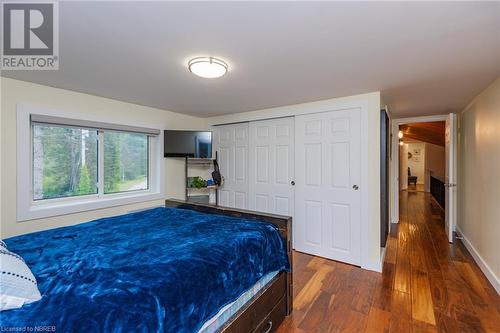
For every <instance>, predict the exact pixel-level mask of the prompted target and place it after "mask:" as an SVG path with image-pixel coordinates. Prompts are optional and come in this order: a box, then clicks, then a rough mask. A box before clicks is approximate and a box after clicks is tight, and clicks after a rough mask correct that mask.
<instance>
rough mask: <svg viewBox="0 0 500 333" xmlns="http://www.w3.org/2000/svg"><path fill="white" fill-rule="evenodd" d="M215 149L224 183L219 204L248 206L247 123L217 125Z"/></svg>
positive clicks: (239, 206)
mask: <svg viewBox="0 0 500 333" xmlns="http://www.w3.org/2000/svg"><path fill="white" fill-rule="evenodd" d="M214 138H215V140H214V142H215V145H214V146H215V151H217V153H218V162H219V167H220V172H221V175H222V177H224V183H223V185H222V187H221V188H220V189H219V205H221V206H226V207H234V208H242V209H247V208H248V123H243V124H233V125H224V126H217V127H215V130H214Z"/></svg>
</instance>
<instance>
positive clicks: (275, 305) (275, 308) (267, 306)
mask: <svg viewBox="0 0 500 333" xmlns="http://www.w3.org/2000/svg"><path fill="white" fill-rule="evenodd" d="M165 207H169V208H180V209H190V210H196V211H199V212H203V213H208V214H220V215H228V216H232V217H241V218H245V219H254V220H258V221H263V222H266V223H271V224H274V225H275V226H276V227H277V228H278V230H279V233H280V234H281V236H282V237H283V239H284V240H285V242H286V251H287V254H288V260H289V261H290V267H293V257H292V218H291V217H289V216H281V215H274V214H267V213H261V212H255V211H250V210H244V209H237V208H227V207H221V206H214V205H207V204H201V203H193V202H186V201H183V200H175V199H168V200H166V201H165ZM292 274H293V273H292V272H281V273H279V274H278V275H277V276H276V277H275V278H274V279H273V280H271V282H269V283H268V284H267V285H266V286H265V287H264V288H263V289H262V290H260V291H259V292H258V293H257V294H256V295H255V296H254V297H252V298H251V299H250V300H249V301H248V302H247V303H246V304H245V305H244V306H243V307H242V308H241V309H240V310H239V311H238V312H237V313H236V314H234V315H233V316H232V317H231V318H230V319H229V320H228V321H227V322H226V323H225V324H224V326H223V327H221V328H220V330H219V331H220V332H224V333H232V332H234V333H246V332H249V333H250V332H259V333H268V332H274V331H275V330H276V329H277V328H278V327H279V325H280V324H281V322H282V321H283V320H284V319H285V317H286V316H288V315H289V314H291V313H292V307H293V279H292V276H293V275H292Z"/></svg>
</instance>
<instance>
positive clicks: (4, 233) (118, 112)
mask: <svg viewBox="0 0 500 333" xmlns="http://www.w3.org/2000/svg"><path fill="white" fill-rule="evenodd" d="M18 103H23V104H29V105H32V106H35V107H37V106H38V107H41V108H45V109H47V108H52V109H56V110H60V111H64V110H71V111H74V112H78V113H81V114H87V115H88V117H89V119H91V120H94V119H100V118H102V117H105V118H106V119H116V122H117V123H119V121H120V119H121V120H123V121H125V122H135V121H137V122H138V123H140V122H141V121H143V120H145V119H147V121H148V122H153V123H155V124H158V125H159V126H161V127H163V128H164V129H205V128H206V120H204V119H201V118H197V117H191V116H186V115H181V114H178V113H173V112H169V111H165V110H160V109H155V108H149V107H145V106H140V105H135V104H130V103H124V102H120V101H116V100H112V99H107V98H102V97H97V96H92V95H87V94H82V93H77V92H73V91H69V90H63V89H56V88H51V87H47V86H42V85H37V84H33V83H28V82H23V81H18V80H12V79H8V78H4V77H2V78H1V115H0V119H1V120H0V139H1V140H0V152H1V154H0V172H1V173H0V174H1V177H0V184H1V188H0V200H1V201H0V202H1V205H0V210H1V211H0V218H1V223H0V227H1V228H0V236H1V237H2V238H6V237H10V236H14V235H19V234H23V233H28V232H33V231H38V230H44V229H50V228H55V227H59V226H64V225H71V224H77V223H80V222H85V221H89V220H93V219H96V218H100V217H105V216H111V215H117V214H122V213H126V212H128V211H131V210H136V209H141V208H145V207H152V206H158V205H162V204H163V201H162V200H157V201H150V202H143V203H138V204H133V205H125V206H119V207H113V208H107V209H101V210H96V211H89V212H82V213H77V214H69V215H64V216H58V217H53V218H44V219H38V220H30V221H25V222H16V170H17V166H16V105H17V104H18ZM162 159H163V158H162ZM183 161H184V160H183V159H163V163H162V164H163V167H164V169H165V193H166V197H167V198H184V162H183ZM179 175H182V176H179Z"/></svg>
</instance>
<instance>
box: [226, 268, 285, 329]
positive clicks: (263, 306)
mask: <svg viewBox="0 0 500 333" xmlns="http://www.w3.org/2000/svg"><path fill="white" fill-rule="evenodd" d="M257 296H258V298H254V299H252V300H251V304H247V305H246V306H245V307H244V308H242V309H241V310H240V311H239V312H238V313H236V314H235V316H233V318H231V319H229V322H228V323H227V326H225V327H224V328H222V329H221V331H222V332H224V333H250V332H253V331H254V330H255V328H256V327H259V325H260V324H261V323H262V321H263V319H264V318H267V317H269V314H270V313H271V312H272V311H273V309H274V308H275V307H276V305H277V304H278V302H280V301H283V300H284V301H285V313H286V297H285V296H286V274H284V273H280V274H278V277H277V279H276V280H274V282H273V283H272V285H271V286H269V287H268V288H267V289H266V290H265V291H264V292H263V293H262V294H260V295H259V294H257Z"/></svg>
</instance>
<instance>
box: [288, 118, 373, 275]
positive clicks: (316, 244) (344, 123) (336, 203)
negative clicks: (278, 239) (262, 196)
mask: <svg viewBox="0 0 500 333" xmlns="http://www.w3.org/2000/svg"><path fill="white" fill-rule="evenodd" d="M360 116H361V115H360V111H359V110H358V109H354V110H346V111H334V112H324V113H317V114H310V115H301V116H297V117H295V182H296V186H295V187H296V189H295V203H296V206H295V223H294V228H295V229H294V236H295V237H294V241H295V249H296V250H298V251H302V252H306V253H310V254H314V255H319V256H322V257H326V258H330V259H334V260H339V261H343V262H347V263H351V264H355V265H359V264H360V241H361V237H360V235H361V232H360V218H361V215H360V210H361V195H360V191H359V185H360V179H361V174H360V161H361V150H360V149H361V147H360V142H361V138H360V134H361V133H360V126H361V118H360ZM374 163H378V161H374Z"/></svg>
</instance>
